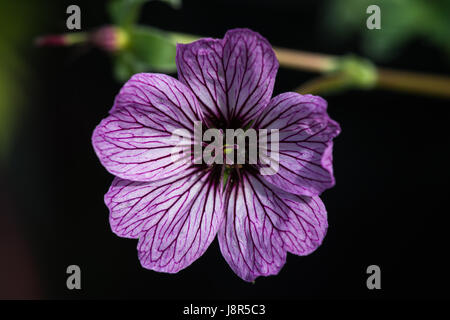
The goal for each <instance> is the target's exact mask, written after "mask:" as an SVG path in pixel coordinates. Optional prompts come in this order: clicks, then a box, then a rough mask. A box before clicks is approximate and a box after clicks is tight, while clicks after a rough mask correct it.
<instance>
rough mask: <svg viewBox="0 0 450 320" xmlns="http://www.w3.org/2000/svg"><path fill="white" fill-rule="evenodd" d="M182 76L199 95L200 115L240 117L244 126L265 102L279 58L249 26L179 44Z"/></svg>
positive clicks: (225, 118)
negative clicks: (212, 37)
mask: <svg viewBox="0 0 450 320" xmlns="http://www.w3.org/2000/svg"><path fill="white" fill-rule="evenodd" d="M176 59H177V68H178V77H179V79H180V81H182V82H183V83H184V84H186V85H187V86H189V87H190V88H191V90H192V92H194V94H195V95H196V96H197V98H198V100H199V102H200V106H201V107H202V111H203V114H205V115H206V116H207V118H209V120H211V121H212V122H213V123H215V124H216V125H217V124H219V123H222V122H224V123H225V124H226V123H229V122H230V121H231V120H232V119H239V121H240V125H241V126H242V127H244V126H245V125H246V124H247V123H248V122H249V121H250V120H253V119H255V117H256V116H257V115H258V114H259V113H260V112H261V111H262V110H263V109H264V108H265V107H266V106H267V104H268V103H269V101H270V97H271V96H272V91H273V85H274V81H275V76H276V73H277V70H278V60H277V59H276V56H275V53H274V51H273V49H272V47H271V45H270V44H269V42H268V41H267V40H266V39H265V38H263V37H262V36H261V35H259V34H258V33H256V32H253V31H251V30H248V29H234V30H230V31H228V32H227V33H226V34H225V37H224V39H220V40H219V39H202V40H198V41H195V42H193V43H190V44H178V45H177V56H176Z"/></svg>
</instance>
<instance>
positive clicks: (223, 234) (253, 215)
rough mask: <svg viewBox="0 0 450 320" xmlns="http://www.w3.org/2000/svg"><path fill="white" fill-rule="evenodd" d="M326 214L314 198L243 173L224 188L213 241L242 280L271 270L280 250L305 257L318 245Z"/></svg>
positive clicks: (281, 259) (278, 264)
mask: <svg viewBox="0 0 450 320" xmlns="http://www.w3.org/2000/svg"><path fill="white" fill-rule="evenodd" d="M327 227H328V224H327V213H326V210H325V207H324V205H323V203H322V201H321V200H320V198H319V197H306V196H297V195H293V194H291V193H287V192H285V191H283V190H281V189H278V188H276V187H274V186H271V185H270V184H268V183H267V182H266V181H265V180H264V179H262V178H261V177H260V176H258V175H253V174H251V173H248V172H245V171H243V172H242V174H241V175H240V178H239V183H235V184H234V185H233V187H232V188H230V189H228V191H227V197H226V199H225V219H224V221H223V223H222V225H221V227H220V229H219V234H218V237H219V244H220V249H221V251H222V254H223V256H224V257H225V260H226V261H227V262H228V264H229V265H230V267H231V268H232V269H233V271H234V272H235V273H236V274H237V275H238V276H239V277H241V278H242V279H244V280H245V281H253V280H254V279H256V278H257V277H259V276H268V275H274V274H277V273H278V272H279V271H280V269H281V268H282V267H283V265H284V263H285V260H286V252H291V253H294V254H297V255H307V254H310V253H311V252H313V251H314V250H315V249H317V247H318V246H319V245H320V244H321V243H322V240H323V238H324V237H325V233H326V230H327Z"/></svg>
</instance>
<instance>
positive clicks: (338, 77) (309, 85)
mask: <svg viewBox="0 0 450 320" xmlns="http://www.w3.org/2000/svg"><path fill="white" fill-rule="evenodd" d="M346 86H348V82H347V81H346V79H345V77H344V76H343V75H342V74H340V73H338V74H329V75H322V76H319V77H317V78H314V79H312V80H309V81H307V82H305V83H304V84H302V85H301V86H300V87H298V88H297V89H295V90H294V91H295V92H298V93H300V94H308V93H309V94H319V93H322V94H323V93H329V92H333V91H336V90H339V89H341V88H343V87H346Z"/></svg>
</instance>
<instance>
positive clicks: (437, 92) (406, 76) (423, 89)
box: [377, 68, 450, 98]
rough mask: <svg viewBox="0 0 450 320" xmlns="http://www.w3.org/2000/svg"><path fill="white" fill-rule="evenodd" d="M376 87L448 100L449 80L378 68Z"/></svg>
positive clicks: (449, 94)
mask: <svg viewBox="0 0 450 320" xmlns="http://www.w3.org/2000/svg"><path fill="white" fill-rule="evenodd" d="M377 87H379V88H386V89H393V90H400V91H405V92H412V93H423V94H428V95H434V96H440V97H446V98H450V78H449V77H446V76H438V75H430V74H422V73H416V72H408V71H398V70H390V69H381V68H379V69H378V80H377Z"/></svg>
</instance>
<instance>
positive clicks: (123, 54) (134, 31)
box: [115, 26, 176, 82]
mask: <svg viewBox="0 0 450 320" xmlns="http://www.w3.org/2000/svg"><path fill="white" fill-rule="evenodd" d="M128 36H129V44H128V46H127V47H126V48H125V49H123V50H122V51H119V52H118V53H117V54H116V57H115V76H116V78H117V80H119V81H121V82H123V81H127V80H128V79H129V78H130V77H131V76H132V75H133V74H135V73H139V72H151V71H153V72H163V73H173V72H176V65H175V55H176V43H175V42H174V41H173V40H172V38H171V36H170V34H168V33H165V32H163V31H160V30H158V29H155V28H151V27H144V26H133V27H132V28H131V29H130V30H129V34H128Z"/></svg>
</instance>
